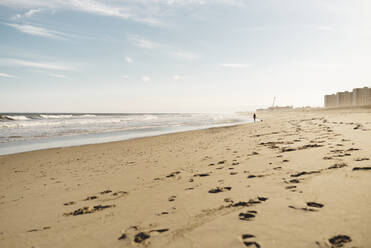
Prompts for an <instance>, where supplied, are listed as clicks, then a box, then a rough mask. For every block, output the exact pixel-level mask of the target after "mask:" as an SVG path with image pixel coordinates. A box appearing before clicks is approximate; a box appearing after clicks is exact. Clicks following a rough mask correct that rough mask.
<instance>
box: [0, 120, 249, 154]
mask: <svg viewBox="0 0 371 248" xmlns="http://www.w3.org/2000/svg"><path fill="white" fill-rule="evenodd" d="M245 122H251V118H249V117H248V116H246V115H240V114H192V113H190V114H184V113H164V114H163V113H148V114H142V113H141V114H125V113H124V114H116V113H115V114H112V113H63V114H61V113H1V114H0V155H4V154H12V153H18V152H25V151H32V150H40V149H46V148H54V147H66V146H76V145H84V144H95V143H104V142H110V141H119V140H127V139H132V138H138V137H145V136H153V135H160V134H166V133H173V132H180V131H188V130H196V129H204V128H210V127H218V126H227V125H234V124H240V123H245Z"/></svg>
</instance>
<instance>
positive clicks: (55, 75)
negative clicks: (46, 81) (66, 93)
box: [48, 74, 67, 79]
mask: <svg viewBox="0 0 371 248" xmlns="http://www.w3.org/2000/svg"><path fill="white" fill-rule="evenodd" d="M48 75H49V77H54V78H60V79H67V77H66V76H65V75H63V74H48Z"/></svg>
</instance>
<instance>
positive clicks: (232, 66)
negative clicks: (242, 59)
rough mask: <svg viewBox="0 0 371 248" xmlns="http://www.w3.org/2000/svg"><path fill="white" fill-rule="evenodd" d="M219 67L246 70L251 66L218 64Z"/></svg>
mask: <svg viewBox="0 0 371 248" xmlns="http://www.w3.org/2000/svg"><path fill="white" fill-rule="evenodd" d="M220 66H223V67H229V68H248V67H250V66H251V64H220Z"/></svg>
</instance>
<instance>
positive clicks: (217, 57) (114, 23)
mask: <svg viewBox="0 0 371 248" xmlns="http://www.w3.org/2000/svg"><path fill="white" fill-rule="evenodd" d="M370 13H371V1H369V0H352V1H350V0H311V1H306V0H32V1H30V0H0V112H90V113H91V112H130V113H132V112H145V113H149V112H213V113H219V112H223V113H224V112H234V111H246V110H254V109H256V108H261V107H269V106H270V105H272V102H273V98H274V97H276V104H278V105H280V106H286V105H293V106H295V107H302V106H313V107H317V106H323V96H324V95H325V94H331V93H335V92H337V91H345V90H352V89H353V88H356V87H364V86H369V87H370V86H371V69H370V64H371V63H370V59H371V45H370V44H371V15H370Z"/></svg>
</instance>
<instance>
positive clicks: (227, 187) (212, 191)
mask: <svg viewBox="0 0 371 248" xmlns="http://www.w3.org/2000/svg"><path fill="white" fill-rule="evenodd" d="M231 189H232V187H230V186H226V187H216V188H214V189H210V190H209V193H210V194H216V193H220V192H224V191H230V190H231Z"/></svg>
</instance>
